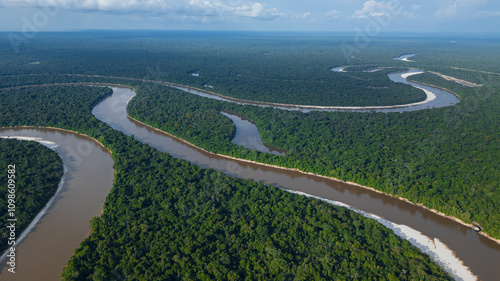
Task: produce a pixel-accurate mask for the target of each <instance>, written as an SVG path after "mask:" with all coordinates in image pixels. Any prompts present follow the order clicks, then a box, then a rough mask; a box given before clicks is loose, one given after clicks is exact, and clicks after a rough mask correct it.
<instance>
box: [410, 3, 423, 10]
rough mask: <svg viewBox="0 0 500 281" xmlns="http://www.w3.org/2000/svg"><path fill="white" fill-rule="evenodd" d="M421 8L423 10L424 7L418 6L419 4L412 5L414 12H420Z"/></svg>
mask: <svg viewBox="0 0 500 281" xmlns="http://www.w3.org/2000/svg"><path fill="white" fill-rule="evenodd" d="M420 8H422V6H420V5H417V4H412V5H411V9H412V10H413V11H417V10H420Z"/></svg>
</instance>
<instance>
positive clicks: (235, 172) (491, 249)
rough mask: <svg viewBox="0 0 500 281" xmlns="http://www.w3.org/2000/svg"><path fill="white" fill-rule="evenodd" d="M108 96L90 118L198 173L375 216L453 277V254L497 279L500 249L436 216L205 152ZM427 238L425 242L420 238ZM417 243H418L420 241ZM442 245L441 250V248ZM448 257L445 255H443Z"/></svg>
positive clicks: (125, 92)
mask: <svg viewBox="0 0 500 281" xmlns="http://www.w3.org/2000/svg"><path fill="white" fill-rule="evenodd" d="M113 91H114V93H113V95H112V96H111V97H109V98H107V99H106V100H105V101H103V102H102V103H100V104H99V105H97V106H96V107H95V108H94V111H93V113H94V115H95V116H96V117H97V118H98V119H100V120H102V121H104V122H106V123H108V124H109V125H110V126H111V127H113V128H114V129H116V130H120V131H122V132H124V133H125V134H127V135H134V136H135V137H136V138H137V139H138V140H140V141H142V142H144V143H147V144H149V145H151V146H153V147H155V148H156V149H158V150H160V151H164V152H167V153H169V154H171V155H172V156H174V157H176V158H180V159H183V160H187V161H189V162H191V163H194V164H196V165H198V166H201V167H203V168H214V169H216V170H220V171H223V172H224V173H226V174H228V175H231V176H235V177H239V178H245V179H254V180H257V181H262V182H264V183H266V184H270V185H273V186H276V187H279V188H283V189H287V190H290V191H296V192H301V193H305V194H309V195H313V196H316V197H320V198H324V199H327V200H333V201H336V202H341V203H343V204H345V205H349V206H351V207H352V208H355V209H358V210H361V211H363V212H366V213H369V214H374V215H376V216H379V217H381V218H384V219H385V220H387V221H390V222H391V223H392V224H394V226H393V229H394V230H395V232H404V233H406V234H407V235H408V236H407V237H409V238H408V239H409V240H410V241H412V240H413V242H415V243H421V245H422V248H424V249H426V250H428V251H429V252H433V253H435V254H442V256H444V257H443V262H445V263H448V264H449V266H450V267H451V268H452V270H457V275H455V277H456V278H457V279H458V280H460V279H459V277H460V276H462V277H463V278H464V280H469V279H467V278H466V277H467V276H465V275H464V273H463V270H464V269H463V267H457V268H455V269H453V268H454V266H456V260H454V257H453V255H456V256H457V257H458V258H459V259H460V260H461V261H463V263H464V264H465V265H466V266H468V267H469V268H470V269H471V271H472V272H473V273H474V274H476V275H477V276H479V278H480V279H481V280H496V278H497V277H498V276H500V268H499V267H498V266H497V265H498V261H500V245H499V244H497V243H496V242H494V241H492V240H490V239H488V238H486V237H484V236H482V235H480V234H478V233H477V232H476V231H474V230H473V229H471V228H469V227H467V226H464V225H462V224H460V223H458V222H456V221H454V220H451V219H448V218H445V217H442V216H439V215H437V214H435V213H433V212H431V211H428V210H426V209H424V208H421V207H418V206H415V205H413V204H411V203H407V202H405V201H402V200H399V199H395V198H392V197H390V196H387V195H383V194H380V193H378V192H375V191H372V190H368V189H364V188H361V187H359V186H356V185H353V184H347V183H343V182H339V181H335V180H331V179H326V178H322V177H318V176H314V175H308V174H304V173H301V172H298V171H291V170H285V169H280V168H277V167H268V166H264V165H261V164H257V163H250V162H246V161H240V160H236V159H229V158H227V157H223V156H218V155H214V154H212V153H207V152H205V151H203V150H201V149H198V148H196V147H193V146H192V145H189V144H186V143H185V142H183V141H181V140H178V139H176V138H173V137H171V136H169V135H167V134H165V133H162V132H160V131H158V130H155V129H152V128H149V127H148V126H145V125H142V124H140V123H138V122H135V121H134V120H133V119H131V118H128V117H127V115H126V105H127V104H128V101H129V100H130V99H131V98H133V96H134V95H135V93H134V91H133V90H130V89H128V88H116V87H115V88H113ZM425 237H427V238H425ZM419 241H420V242H419ZM443 244H444V245H446V246H444V245H443ZM447 249H449V250H451V251H452V252H453V253H451V252H447V251H448V250H447Z"/></svg>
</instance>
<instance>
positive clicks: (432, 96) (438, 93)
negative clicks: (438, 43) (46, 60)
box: [172, 66, 460, 113]
mask: <svg viewBox="0 0 500 281" xmlns="http://www.w3.org/2000/svg"><path fill="white" fill-rule="evenodd" d="M345 68H346V67H345V66H341V67H336V68H332V69H331V70H332V71H335V72H345V71H344V69H345ZM419 73H423V71H421V70H417V69H411V70H408V71H405V72H397V73H391V74H389V75H388V76H389V79H391V80H392V81H393V82H397V83H403V84H407V85H411V86H413V87H416V88H418V89H421V90H423V91H424V92H425V94H426V96H427V97H426V99H425V100H424V101H421V102H415V103H411V104H401V105H393V106H317V105H289V104H281V103H269V102H257V101H250V100H242V99H237V98H231V97H226V96H221V95H217V94H214V93H212V92H209V91H204V90H200V89H194V88H191V87H187V86H179V85H175V86H172V87H174V88H177V89H180V90H183V91H185V92H188V93H191V94H194V95H198V96H202V97H206V98H211V99H216V100H221V101H227V102H233V103H237V104H246V105H257V106H263V107H274V108H279V109H283V110H298V111H302V112H309V111H314V110H320V111H351V112H384V113H389V112H406V111H417V110H423V109H431V108H440V107H446V106H451V105H454V104H456V103H459V102H460V99H459V98H458V97H457V96H456V95H455V94H453V93H452V92H450V91H446V90H442V89H439V88H435V87H431V86H427V85H423V84H419V83H414V82H410V81H408V80H407V79H406V78H407V77H409V76H412V75H416V74H419Z"/></svg>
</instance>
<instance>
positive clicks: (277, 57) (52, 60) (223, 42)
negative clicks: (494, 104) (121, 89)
mask: <svg viewBox="0 0 500 281" xmlns="http://www.w3.org/2000/svg"><path fill="white" fill-rule="evenodd" d="M193 35H194V36H193ZM227 35H230V37H228V36H227ZM76 36H77V37H76V38H75V35H72V34H66V35H64V36H61V35H60V34H58V35H51V34H43V35H41V36H40V37H37V38H34V39H33V41H30V42H28V43H26V44H23V45H22V46H21V47H22V48H21V50H20V51H19V53H18V54H16V55H15V56H6V58H5V64H6V65H9V68H7V67H6V68H5V72H3V73H4V74H32V73H42V74H65V73H71V74H88V75H104V76H109V75H113V76H123V77H130V78H138V79H143V78H145V79H155V80H162V81H167V82H173V83H179V84H184V85H190V86H194V87H199V88H205V89H209V90H212V91H214V92H216V93H218V94H222V95H227V96H232V97H236V98H242V99H249V100H259V101H267V102H280V103H293V104H313V105H337V106H368V105H372V106H376V105H395V104H406V103H412V102H416V101H422V100H424V99H425V94H424V93H423V92H422V91H420V90H418V89H415V88H413V87H411V86H408V85H402V84H397V83H394V82H392V81H390V80H389V79H388V77H387V76H386V75H383V74H382V73H357V74H352V73H336V72H333V71H331V70H330V69H331V68H332V67H335V66H340V65H343V64H345V63H346V62H345V60H344V59H343V55H342V52H341V49H340V47H339V46H340V44H341V43H342V42H343V41H345V40H347V39H350V38H342V37H341V38H337V37H333V38H328V37H323V36H306V37H296V36H295V35H293V34H290V35H284V36H278V37H276V35H275V34H258V33H257V34H254V33H248V34H234V33H204V34H196V33H189V32H188V33H186V32H182V33H177V32H167V33H151V34H148V33H145V34H139V33H129V34H126V33H124V34H116V33H114V34H107V33H100V34H85V33H84V34H78V35H76ZM325 38H327V39H325ZM256 41H259V42H260V43H259V44H256V43H255V42H256ZM4 44H6V45H4V46H2V42H0V50H2V49H3V50H5V52H6V53H10V52H11V50H10V49H11V48H9V47H10V46H9V45H7V44H8V42H4ZM2 47H3V48H2ZM145 50H147V51H145ZM391 56H392V55H391V54H387V60H388V61H390V60H391ZM33 62H36V63H39V64H33ZM68 62H71V63H68ZM0 66H1V64H0ZM193 74H195V75H197V76H193ZM208 85H211V86H213V87H214V88H213V89H212V88H208V87H206V86H208Z"/></svg>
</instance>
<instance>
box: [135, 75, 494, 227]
mask: <svg viewBox="0 0 500 281" xmlns="http://www.w3.org/2000/svg"><path fill="white" fill-rule="evenodd" d="M422 77H431V78H432V79H433V80H432V81H427V82H439V81H441V83H442V84H439V83H436V84H439V85H441V86H450V87H451V89H453V90H455V91H457V92H458V93H459V94H460V95H462V102H461V103H459V104H458V105H456V106H453V107H449V108H442V109H433V110H424V111H418V112H406V113H403V114H400V113H391V114H379V113H363V114H360V113H350V112H330V113H326V112H311V113H307V114H304V113H300V112H288V111H282V110H275V109H271V108H261V107H254V106H241V105H236V104H231V103H226V102H220V101H216V100H210V99H205V98H201V97H198V96H194V95H186V94H185V93H183V92H182V91H180V90H177V89H172V88H168V87H143V88H138V96H137V98H135V99H133V100H132V101H131V103H130V105H129V109H128V110H129V114H130V115H131V116H132V117H134V118H136V119H138V120H140V121H143V122H146V123H148V124H150V125H152V126H154V127H158V128H160V129H162V130H165V131H167V132H169V133H172V134H175V135H177V136H179V137H181V138H184V139H186V140H188V141H190V142H193V143H195V144H196V145H198V146H200V147H202V148H205V149H208V150H211V151H214V152H216V153H222V154H226V155H231V156H234V157H238V158H245V159H250V160H255V161H260V162H264V163H269V164H275V165H279V166H284V167H289V168H297V169H300V170H303V171H307V172H314V173H318V174H322V175H326V176H331V177H336V178H340V179H343V180H347V181H353V182H356V183H359V184H363V185H367V186H370V187H374V188H376V189H378V190H381V191H384V192H387V193H391V194H394V195H398V196H401V197H404V198H407V199H409V200H411V201H413V202H417V203H422V204H424V205H425V206H428V207H430V208H433V209H437V210H439V211H441V212H444V213H446V214H449V215H453V216H456V217H458V218H460V219H462V220H464V221H466V222H469V223H472V221H477V222H479V223H480V224H481V225H482V226H483V227H484V231H486V232H487V233H489V234H491V235H493V236H495V237H500V216H499V214H500V208H499V206H498V205H497V204H496V203H495V202H498V200H500V190H499V189H498V186H499V179H500V174H499V171H498V169H496V168H495V167H498V166H500V157H498V152H499V151H500V150H499V148H500V143H499V139H500V131H499V129H498V120H500V116H499V111H498V107H499V106H500V99H499V97H498V96H497V95H494V94H492V91H495V89H498V88H496V87H497V86H496V84H495V83H498V82H496V81H490V83H489V84H488V85H487V86H485V87H481V88H466V87H463V86H460V85H459V84H456V83H454V82H448V81H446V80H444V79H442V78H440V77H438V76H435V75H431V74H423V76H422ZM436 80H437V81H436ZM165 105H168V106H165ZM221 110H225V111H230V112H236V113H238V114H241V115H244V116H246V117H248V118H249V119H251V120H253V121H254V122H255V123H256V125H257V127H258V128H259V132H260V134H261V137H262V139H263V141H264V142H265V143H266V144H268V145H271V146H273V147H277V148H280V149H284V150H286V151H287V156H286V157H280V156H276V155H272V154H265V153H260V152H257V151H251V150H249V149H245V148H243V147H241V146H236V145H234V144H232V143H230V141H229V139H228V136H230V135H231V134H232V132H233V130H234V129H233V126H231V125H227V124H226V123H227V120H226V118H225V117H224V116H222V115H221V114H216V112H218V111H221ZM225 122H226V123H225ZM211 124H226V125H224V126H219V127H218V129H217V132H218V134H214V133H213V130H212V129H211V128H212V127H211V126H212V125H211ZM179 127H183V128H186V129H185V130H182V129H179ZM207 136H208V137H207ZM471 195H472V196H471Z"/></svg>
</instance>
